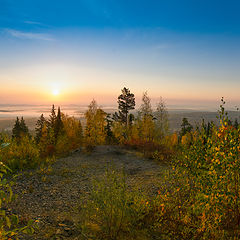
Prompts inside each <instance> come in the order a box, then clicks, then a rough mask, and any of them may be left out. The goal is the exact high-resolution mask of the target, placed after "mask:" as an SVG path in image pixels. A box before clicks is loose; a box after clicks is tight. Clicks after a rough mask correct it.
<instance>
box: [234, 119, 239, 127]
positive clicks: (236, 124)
mask: <svg viewBox="0 0 240 240" xmlns="http://www.w3.org/2000/svg"><path fill="white" fill-rule="evenodd" d="M238 126H239V123H238V120H237V118H235V121H234V127H235V128H236V129H238Z"/></svg>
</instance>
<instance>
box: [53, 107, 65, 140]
mask: <svg viewBox="0 0 240 240" xmlns="http://www.w3.org/2000/svg"><path fill="white" fill-rule="evenodd" d="M53 129H54V134H55V139H56V141H57V138H58V136H59V135H60V134H63V130H64V126H63V122H62V117H61V110H60V107H58V113H57V117H56V120H55V123H54V127H53Z"/></svg>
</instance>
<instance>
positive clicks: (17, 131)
mask: <svg viewBox="0 0 240 240" xmlns="http://www.w3.org/2000/svg"><path fill="white" fill-rule="evenodd" d="M23 136H29V130H28V127H27V125H26V123H25V121H24V119H23V117H22V118H21V120H20V121H19V118H18V117H17V119H16V122H15V124H14V126H13V129H12V137H13V138H17V139H19V138H21V137H23Z"/></svg>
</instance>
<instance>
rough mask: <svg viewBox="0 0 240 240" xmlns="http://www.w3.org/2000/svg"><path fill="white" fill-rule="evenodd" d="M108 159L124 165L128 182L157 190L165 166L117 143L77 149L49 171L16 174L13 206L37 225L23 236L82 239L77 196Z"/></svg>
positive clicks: (85, 193) (118, 166)
mask: <svg viewBox="0 0 240 240" xmlns="http://www.w3.org/2000/svg"><path fill="white" fill-rule="evenodd" d="M107 163H112V164H113V165H114V166H115V168H116V169H121V168H122V167H124V169H125V172H126V175H127V181H128V184H129V185H138V186H140V187H141V188H144V189H145V190H146V191H148V192H149V193H150V194H154V193H156V192H157V185H158V184H159V179H161V175H162V173H163V171H165V170H166V168H167V167H166V166H164V165H159V164H157V163H155V162H153V161H151V160H149V159H144V158H143V157H142V156H140V155H139V154H137V153H136V152H134V151H129V150H126V149H123V148H120V147H119V146H98V147H97V148H96V149H95V150H94V151H93V153H91V154H85V153H82V152H81V151H79V152H75V153H73V154H72V155H71V156H69V157H66V158H62V159H58V160H57V161H56V162H55V163H54V164H53V165H52V166H51V169H50V171H48V172H45V173H44V172H41V171H37V172H33V173H32V174H29V172H28V173H27V174H24V175H22V176H19V177H18V179H17V183H16V185H15V186H14V192H15V193H17V194H18V195H19V196H18V200H17V202H16V203H15V204H14V206H13V210H14V212H15V213H17V214H18V215H20V218H21V221H23V222H24V221H27V220H28V219H33V220H34V221H36V222H37V224H38V226H39V230H38V232H36V234H35V235H34V236H31V237H30V238H27V237H24V238H23V239H81V238H80V237H79V235H80V234H79V230H78V228H77V227H76V226H75V223H74V220H73V219H74V215H76V214H81V206H80V204H79V200H80V199H83V198H85V197H86V198H87V197H88V194H89V191H90V189H91V180H92V179H93V178H95V177H98V176H101V175H102V174H103V173H104V171H105V169H106V165H107Z"/></svg>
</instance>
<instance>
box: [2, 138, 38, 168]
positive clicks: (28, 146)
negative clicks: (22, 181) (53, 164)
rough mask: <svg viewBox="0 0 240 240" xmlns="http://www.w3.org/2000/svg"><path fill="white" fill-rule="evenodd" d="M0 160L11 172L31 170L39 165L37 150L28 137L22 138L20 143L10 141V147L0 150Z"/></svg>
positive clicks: (13, 140)
mask: <svg viewBox="0 0 240 240" xmlns="http://www.w3.org/2000/svg"><path fill="white" fill-rule="evenodd" d="M1 159H2V161H3V163H4V164H6V165H7V166H9V167H10V168H11V169H12V170H22V169H24V168H33V167H36V166H37V165H38V164H39V163H41V159H40V155H39V150H38V148H37V147H36V145H35V143H34V141H33V140H32V139H30V138H29V137H22V138H21V140H20V141H16V140H15V139H12V140H11V144H10V146H9V147H8V148H5V149H4V150H2V152H1Z"/></svg>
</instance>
